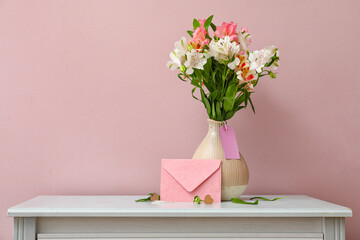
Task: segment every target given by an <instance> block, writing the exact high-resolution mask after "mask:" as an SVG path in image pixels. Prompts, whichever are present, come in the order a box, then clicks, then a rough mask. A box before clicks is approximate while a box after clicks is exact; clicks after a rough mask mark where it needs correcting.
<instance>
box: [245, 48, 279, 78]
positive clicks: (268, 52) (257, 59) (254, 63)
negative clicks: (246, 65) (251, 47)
mask: <svg viewBox="0 0 360 240" xmlns="http://www.w3.org/2000/svg"><path fill="white" fill-rule="evenodd" d="M275 52H277V48H276V47H275V46H266V47H265V48H263V49H261V50H255V51H253V52H252V53H250V55H249V61H250V70H254V69H255V70H256V72H258V73H260V72H262V69H263V67H264V66H265V64H267V63H268V62H269V61H270V58H271V57H272V56H274V54H275Z"/></svg>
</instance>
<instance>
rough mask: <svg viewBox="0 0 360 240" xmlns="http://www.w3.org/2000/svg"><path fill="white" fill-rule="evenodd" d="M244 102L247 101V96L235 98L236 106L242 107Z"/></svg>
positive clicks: (242, 95) (240, 95)
mask: <svg viewBox="0 0 360 240" xmlns="http://www.w3.org/2000/svg"><path fill="white" fill-rule="evenodd" d="M244 100H245V94H239V95H238V96H237V97H236V98H235V102H234V106H240V104H242V103H243V102H244Z"/></svg>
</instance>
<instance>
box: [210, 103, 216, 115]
mask: <svg viewBox="0 0 360 240" xmlns="http://www.w3.org/2000/svg"><path fill="white" fill-rule="evenodd" d="M211 107H212V111H211V116H212V118H211V119H215V113H216V112H215V104H214V102H212V104H211Z"/></svg>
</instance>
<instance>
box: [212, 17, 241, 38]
mask: <svg viewBox="0 0 360 240" xmlns="http://www.w3.org/2000/svg"><path fill="white" fill-rule="evenodd" d="M236 27H237V24H234V22H230V23H226V22H223V24H222V25H221V27H216V31H215V36H217V37H218V38H224V37H225V36H229V37H230V41H238V37H237V33H236Z"/></svg>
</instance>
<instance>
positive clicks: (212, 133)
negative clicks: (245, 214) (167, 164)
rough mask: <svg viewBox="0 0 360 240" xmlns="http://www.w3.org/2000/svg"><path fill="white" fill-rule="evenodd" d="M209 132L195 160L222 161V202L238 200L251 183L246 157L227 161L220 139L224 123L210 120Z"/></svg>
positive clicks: (196, 152)
mask: <svg viewBox="0 0 360 240" xmlns="http://www.w3.org/2000/svg"><path fill="white" fill-rule="evenodd" d="M208 123H209V131H208V133H207V135H206V137H205V138H204V140H203V141H202V142H201V144H200V145H199V147H198V148H197V149H196V151H195V153H194V156H193V159H221V162H222V166H221V168H222V177H221V200H231V198H238V197H240V195H241V194H242V193H243V192H244V191H245V189H246V187H247V185H248V182H249V169H248V167H247V165H246V162H245V159H244V157H243V156H242V155H241V153H240V159H225V154H224V150H223V147H222V143H221V138H220V131H219V130H220V127H221V126H222V123H223V122H218V121H214V120H211V119H208Z"/></svg>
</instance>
